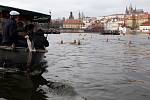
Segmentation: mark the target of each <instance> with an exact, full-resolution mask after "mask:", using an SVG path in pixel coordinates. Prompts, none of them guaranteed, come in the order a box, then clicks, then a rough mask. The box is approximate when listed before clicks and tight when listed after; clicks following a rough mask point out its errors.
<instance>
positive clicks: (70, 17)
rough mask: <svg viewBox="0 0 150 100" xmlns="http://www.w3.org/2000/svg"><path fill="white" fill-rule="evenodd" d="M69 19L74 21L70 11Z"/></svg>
mask: <svg viewBox="0 0 150 100" xmlns="http://www.w3.org/2000/svg"><path fill="white" fill-rule="evenodd" d="M69 19H74V16H73V13H72V11H71V12H70V16H69Z"/></svg>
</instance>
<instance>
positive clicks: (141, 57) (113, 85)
mask: <svg viewBox="0 0 150 100" xmlns="http://www.w3.org/2000/svg"><path fill="white" fill-rule="evenodd" d="M49 40H50V44H51V45H50V47H49V48H48V50H49V52H48V53H47V54H46V58H45V60H46V61H47V62H42V64H41V65H39V66H38V65H36V66H30V68H29V70H26V69H24V68H22V69H20V68H19V69H18V68H17V67H18V66H17V67H15V68H12V67H11V68H9V67H7V68H5V67H3V66H2V67H0V99H1V98H3V99H4V100H5V99H6V100H149V98H150V94H149V93H150V77H149V76H150V66H149V65H150V40H149V39H148V36H146V35H130V36H111V35H109V36H103V35H99V34H86V33H83V34H60V35H54V34H53V35H50V36H49ZM61 40H63V43H61ZM74 40H76V41H78V40H80V45H77V44H74V43H73V42H74ZM22 67H24V66H22Z"/></svg>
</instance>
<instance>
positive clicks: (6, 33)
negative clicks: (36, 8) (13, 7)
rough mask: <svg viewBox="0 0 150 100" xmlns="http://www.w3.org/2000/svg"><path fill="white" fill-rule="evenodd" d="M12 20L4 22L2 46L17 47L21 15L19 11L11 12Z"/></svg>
mask: <svg viewBox="0 0 150 100" xmlns="http://www.w3.org/2000/svg"><path fill="white" fill-rule="evenodd" d="M9 14H10V18H9V19H8V20H7V21H6V22H4V25H3V33H2V45H7V46H11V45H13V46H14V45H15V44H16V42H17V36H18V33H17V19H18V15H19V14H20V13H19V12H17V11H11V12H10V13H9Z"/></svg>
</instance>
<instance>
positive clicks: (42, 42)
mask: <svg viewBox="0 0 150 100" xmlns="http://www.w3.org/2000/svg"><path fill="white" fill-rule="evenodd" d="M32 40H33V42H34V47H35V49H45V47H48V46H49V42H48V41H47V39H46V37H45V36H44V31H43V30H42V29H39V30H38V31H37V32H35V33H34V35H33V37H32Z"/></svg>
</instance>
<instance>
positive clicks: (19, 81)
mask: <svg viewBox="0 0 150 100" xmlns="http://www.w3.org/2000/svg"><path fill="white" fill-rule="evenodd" d="M42 63H44V62H42ZM18 67H20V66H18ZM47 67H48V66H46V63H45V64H41V65H39V66H38V65H36V66H30V68H29V69H28V70H22V69H21V70H20V68H12V67H11V68H8V67H7V68H0V100H1V99H2V100H49V98H50V95H55V96H63V97H64V96H67V97H66V99H65V100H70V99H69V98H74V99H72V100H84V98H83V97H81V96H79V95H78V93H77V92H76V91H75V90H74V88H73V87H72V86H70V85H67V84H63V83H60V82H52V81H47V80H46V79H45V78H44V77H43V76H42V74H43V73H44V72H46V68H47Z"/></svg>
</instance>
